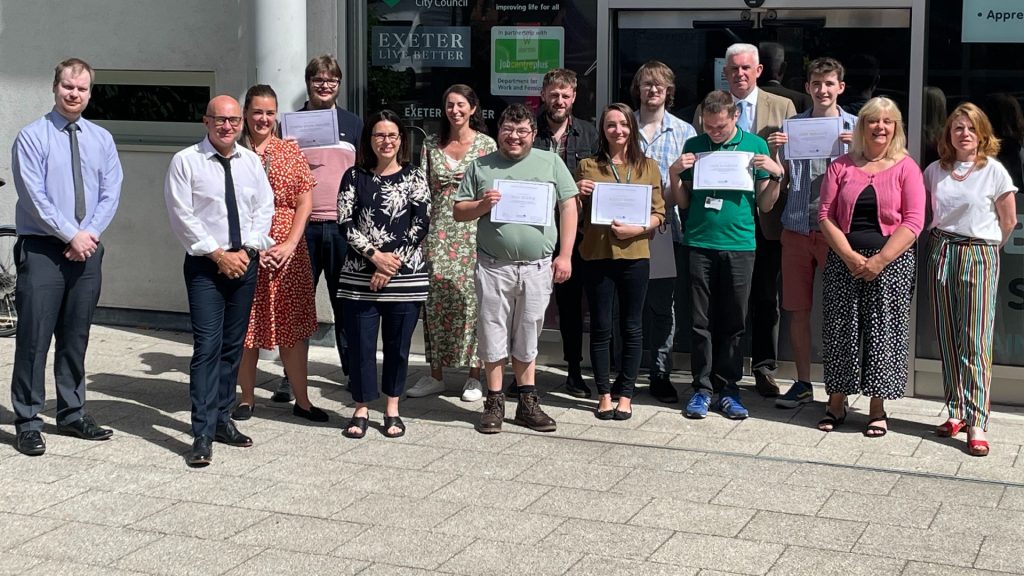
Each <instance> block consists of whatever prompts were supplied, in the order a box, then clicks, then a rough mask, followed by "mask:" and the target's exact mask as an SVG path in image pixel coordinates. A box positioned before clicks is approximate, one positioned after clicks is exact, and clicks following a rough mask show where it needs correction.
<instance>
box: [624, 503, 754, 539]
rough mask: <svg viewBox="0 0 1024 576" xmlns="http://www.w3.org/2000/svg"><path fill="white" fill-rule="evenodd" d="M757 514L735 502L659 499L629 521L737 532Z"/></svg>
mask: <svg viewBox="0 0 1024 576" xmlns="http://www.w3.org/2000/svg"><path fill="white" fill-rule="evenodd" d="M754 514H755V511H754V510H749V509H745V508H736V507H732V506H718V505H715V504H698V503H696V502H687V501H685V500H668V499H665V500H661V499H655V500H652V501H651V502H650V503H649V504H647V506H645V507H644V508H643V509H642V510H640V511H639V512H638V513H637V514H636V515H635V516H633V517H632V519H631V520H629V523H630V524H633V525H636V526H647V527H650V528H664V529H668V530H681V531H685V532H693V533H695V534H712V535H716V536H736V535H737V534H739V532H740V530H742V529H743V527H744V526H746V524H747V522H749V521H750V519H751V518H753V516H754Z"/></svg>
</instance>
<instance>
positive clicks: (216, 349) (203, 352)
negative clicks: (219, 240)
mask: <svg viewBox="0 0 1024 576" xmlns="http://www.w3.org/2000/svg"><path fill="white" fill-rule="evenodd" d="M183 268H184V273H185V289H186V290H187V291H188V312H189V315H190V316H191V319H192V339H193V344H192V363H191V365H190V366H189V392H190V393H191V396H192V435H193V436H195V437H197V438H198V437H199V436H209V437H210V438H213V436H214V434H215V433H216V430H217V425H219V424H226V423H227V421H228V418H229V417H230V413H231V407H232V406H233V405H234V403H235V383H236V381H237V380H238V365H239V364H240V363H241V361H242V344H243V343H244V342H245V332H246V330H247V329H248V328H249V312H250V311H251V310H252V297H253V294H254V293H255V292H256V270H257V269H258V268H259V258H253V259H252V260H251V261H250V262H249V268H248V269H247V270H246V272H245V274H244V275H243V276H242V277H241V278H238V279H232V278H228V277H227V276H224V275H223V274H218V273H217V265H216V264H214V263H213V261H212V260H210V259H209V258H207V257H205V256H185V264H184V267H183Z"/></svg>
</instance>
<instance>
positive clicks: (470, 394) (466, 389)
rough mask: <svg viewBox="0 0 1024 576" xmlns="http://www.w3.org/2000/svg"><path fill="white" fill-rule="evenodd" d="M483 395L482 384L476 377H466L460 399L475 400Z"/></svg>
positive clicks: (465, 400) (464, 400)
mask: <svg viewBox="0 0 1024 576" xmlns="http://www.w3.org/2000/svg"><path fill="white" fill-rule="evenodd" d="M483 397H484V385H483V384H481V383H480V381H479V380H477V379H476V378H466V385H465V386H463V387H462V401H463V402H476V401H477V400H479V399H481V398H483Z"/></svg>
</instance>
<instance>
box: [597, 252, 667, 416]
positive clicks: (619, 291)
mask: <svg viewBox="0 0 1024 576" xmlns="http://www.w3.org/2000/svg"><path fill="white" fill-rule="evenodd" d="M650 270H651V265H650V260H649V259H647V258H642V259H639V260H613V259H610V258H609V259H602V260H590V261H588V262H587V263H586V268H585V269H584V274H583V277H584V279H585V280H586V290H587V300H588V302H589V303H590V363H591V367H592V368H593V370H594V380H595V382H596V384H597V393H598V394H610V393H611V383H610V382H609V378H610V375H609V372H610V368H611V364H612V326H613V318H614V313H613V302H614V301H615V296H616V295H617V296H618V301H619V315H618V316H619V318H618V319H619V329H620V331H621V334H622V359H621V362H620V365H619V367H620V372H619V376H620V381H621V383H622V395H623V396H625V397H627V398H632V397H633V389H634V387H635V385H636V376H637V373H638V372H639V371H640V361H641V359H642V355H643V343H644V336H643V318H644V299H645V296H646V293H647V279H648V276H650Z"/></svg>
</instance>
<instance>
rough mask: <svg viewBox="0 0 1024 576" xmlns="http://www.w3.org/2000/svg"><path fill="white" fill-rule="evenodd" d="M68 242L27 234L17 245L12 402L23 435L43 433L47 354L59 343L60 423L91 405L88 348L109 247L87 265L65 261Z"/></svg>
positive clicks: (99, 248) (56, 356)
mask: <svg viewBox="0 0 1024 576" xmlns="http://www.w3.org/2000/svg"><path fill="white" fill-rule="evenodd" d="M64 249H65V244H64V242H63V241H61V240H60V239H58V238H55V237H51V236H22V237H20V238H18V241H17V242H16V243H15V245H14V262H15V266H16V267H17V270H18V280H17V285H16V287H15V307H16V309H17V312H18V333H17V336H16V337H15V346H14V378H13V379H12V380H11V403H12V404H13V405H14V427H15V430H16V431H17V432H25V431H28V430H42V429H43V421H42V420H41V419H40V418H39V412H40V411H42V409H43V403H44V401H45V381H46V355H47V353H48V352H49V351H50V339H51V338H54V339H55V340H56V348H55V350H54V356H53V376H54V380H55V381H56V385H57V424H58V425H62V424H69V423H71V422H74V421H76V420H78V419H79V418H81V417H82V408H83V406H84V405H85V349H86V347H87V346H88V345H89V328H90V327H91V326H92V315H93V312H95V310H96V304H97V302H99V298H100V285H101V283H102V274H101V271H100V269H101V267H102V265H103V253H104V248H103V245H102V244H100V245H98V246H97V248H96V253H95V254H93V255H92V256H91V257H89V258H87V259H86V260H85V262H72V261H71V260H68V259H67V258H65V257H64Z"/></svg>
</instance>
